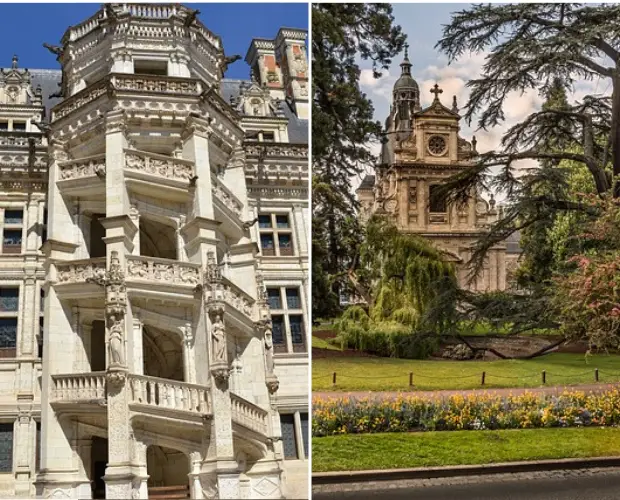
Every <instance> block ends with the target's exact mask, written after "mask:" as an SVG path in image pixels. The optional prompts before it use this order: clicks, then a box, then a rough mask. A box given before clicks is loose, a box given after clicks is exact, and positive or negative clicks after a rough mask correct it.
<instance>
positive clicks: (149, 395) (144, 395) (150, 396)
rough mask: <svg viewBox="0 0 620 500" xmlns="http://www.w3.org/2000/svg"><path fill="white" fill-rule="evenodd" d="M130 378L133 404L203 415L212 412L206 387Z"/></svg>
mask: <svg viewBox="0 0 620 500" xmlns="http://www.w3.org/2000/svg"><path fill="white" fill-rule="evenodd" d="M128 378H129V387H130V389H131V390H130V402H131V403H136V404H143V405H148V406H155V407H157V408H166V409H172V410H182V411H189V412H193V413H199V414H201V415H204V414H209V413H210V412H211V408H210V404H209V389H208V388H207V387H205V386H202V385H197V384H188V383H186V382H178V381H176V380H168V379H163V378H157V377H148V376H146V375H129V377H128Z"/></svg>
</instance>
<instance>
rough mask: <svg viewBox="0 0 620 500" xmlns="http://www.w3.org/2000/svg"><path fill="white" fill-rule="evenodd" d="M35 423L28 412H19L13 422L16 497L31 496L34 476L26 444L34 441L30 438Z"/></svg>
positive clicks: (29, 452) (30, 454)
mask: <svg viewBox="0 0 620 500" xmlns="http://www.w3.org/2000/svg"><path fill="white" fill-rule="evenodd" d="M35 425H36V424H35V422H34V420H32V416H31V415H30V413H29V412H23V413H20V415H19V416H18V418H17V421H16V422H15V427H14V429H15V430H14V433H15V439H14V442H15V443H19V446H17V447H16V450H15V496H16V497H18V498H20V497H21V498H29V497H31V493H30V481H31V478H34V469H32V466H34V463H32V461H31V456H32V453H31V452H32V448H31V447H30V446H28V444H29V443H33V442H34V441H35V440H34V439H32V438H33V431H34V430H35V429H36V427H35Z"/></svg>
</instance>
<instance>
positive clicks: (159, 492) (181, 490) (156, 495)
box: [149, 485, 190, 500]
mask: <svg viewBox="0 0 620 500" xmlns="http://www.w3.org/2000/svg"><path fill="white" fill-rule="evenodd" d="M189 497H190V496H189V486H188V485H177V486H150V487H149V500H155V499H157V500H172V499H178V498H189Z"/></svg>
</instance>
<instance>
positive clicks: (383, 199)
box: [357, 52, 516, 291]
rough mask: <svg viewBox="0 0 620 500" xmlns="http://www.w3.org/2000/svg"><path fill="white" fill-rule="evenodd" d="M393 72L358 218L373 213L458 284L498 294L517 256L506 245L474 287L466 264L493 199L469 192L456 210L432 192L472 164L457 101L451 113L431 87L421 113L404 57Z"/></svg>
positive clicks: (490, 218) (491, 215) (495, 251)
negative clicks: (429, 249) (442, 263)
mask: <svg viewBox="0 0 620 500" xmlns="http://www.w3.org/2000/svg"><path fill="white" fill-rule="evenodd" d="M400 66H401V75H400V77H399V78H398V80H397V81H396V83H395V84H394V88H393V93H392V106H391V109H390V114H389V116H388V117H387V119H386V122H385V138H384V141H383V145H382V150H381V156H380V159H379V162H378V164H377V166H376V168H375V175H369V176H366V178H365V179H364V180H363V182H362V183H361V185H360V187H359V188H358V190H357V195H358V199H359V202H360V206H361V217H362V219H364V220H367V219H368V218H369V217H370V216H371V215H372V214H375V213H376V214H382V215H384V216H387V217H389V218H390V219H391V220H392V221H393V222H394V224H395V225H396V226H397V227H398V229H399V230H401V231H403V232H408V233H412V234H418V235H420V236H423V237H424V238H427V239H428V240H429V241H431V242H432V243H433V244H434V245H435V246H436V247H437V248H438V249H440V250H442V252H443V254H444V256H445V258H446V259H447V260H449V261H452V262H454V263H455V265H456V269H457V273H458V280H459V283H460V285H461V286H463V287H466V288H470V289H473V290H477V291H495V290H504V289H506V286H507V280H506V268H507V261H511V260H514V259H515V258H516V257H515V256H514V255H513V254H507V252H506V245H503V244H502V245H496V246H495V247H493V248H492V249H491V250H490V252H489V253H488V255H487V257H486V262H485V264H484V269H483V270H482V272H481V273H480V274H479V276H477V277H476V280H475V281H474V282H473V283H470V281H469V271H468V268H467V265H466V263H467V262H468V260H469V258H470V256H471V248H472V246H473V244H474V243H475V242H476V240H477V239H478V237H479V236H480V235H481V234H483V232H484V231H485V228H486V227H488V225H489V224H490V223H492V222H494V221H495V220H497V217H498V212H499V210H498V208H497V207H496V206H495V201H494V200H493V199H492V198H491V200H488V201H487V200H485V199H484V198H482V197H481V196H479V195H476V194H474V195H472V196H471V198H470V199H469V201H468V203H467V204H466V205H464V206H458V207H457V206H451V205H450V204H448V203H446V200H445V199H442V197H441V195H440V193H437V192H436V191H435V190H436V189H437V186H439V185H441V184H442V183H443V182H445V181H446V179H448V178H449V177H450V176H452V175H455V174H457V173H459V172H461V171H463V170H464V169H467V168H471V167H472V166H473V165H474V160H475V157H476V155H477V151H476V139H475V137H474V138H472V139H471V140H467V139H465V138H463V137H461V135H460V133H459V131H460V126H459V121H460V116H459V114H458V108H457V102H456V97H454V98H453V102H452V105H451V106H450V107H447V106H445V105H444V104H443V103H442V100H441V94H442V93H443V91H442V90H441V89H440V88H439V86H438V85H437V84H435V87H434V88H433V89H432V90H431V93H432V94H433V96H434V97H433V100H432V102H431V104H430V105H429V106H428V107H425V108H423V107H422V105H421V97H422V96H420V89H419V86H418V83H417V82H416V81H415V80H414V79H413V77H412V75H411V63H410V61H409V58H408V56H407V52H405V59H404V60H403V62H402V63H401V65H400ZM434 192H435V193H434Z"/></svg>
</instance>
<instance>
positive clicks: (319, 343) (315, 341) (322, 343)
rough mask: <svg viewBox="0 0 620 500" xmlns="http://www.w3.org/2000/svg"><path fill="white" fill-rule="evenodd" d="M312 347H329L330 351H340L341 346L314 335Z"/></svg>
mask: <svg viewBox="0 0 620 500" xmlns="http://www.w3.org/2000/svg"><path fill="white" fill-rule="evenodd" d="M312 347H314V348H318V349H329V350H330V351H340V350H341V349H340V347H338V346H335V345H334V344H330V343H329V342H327V341H326V340H323V339H320V338H318V337H315V336H312Z"/></svg>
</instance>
